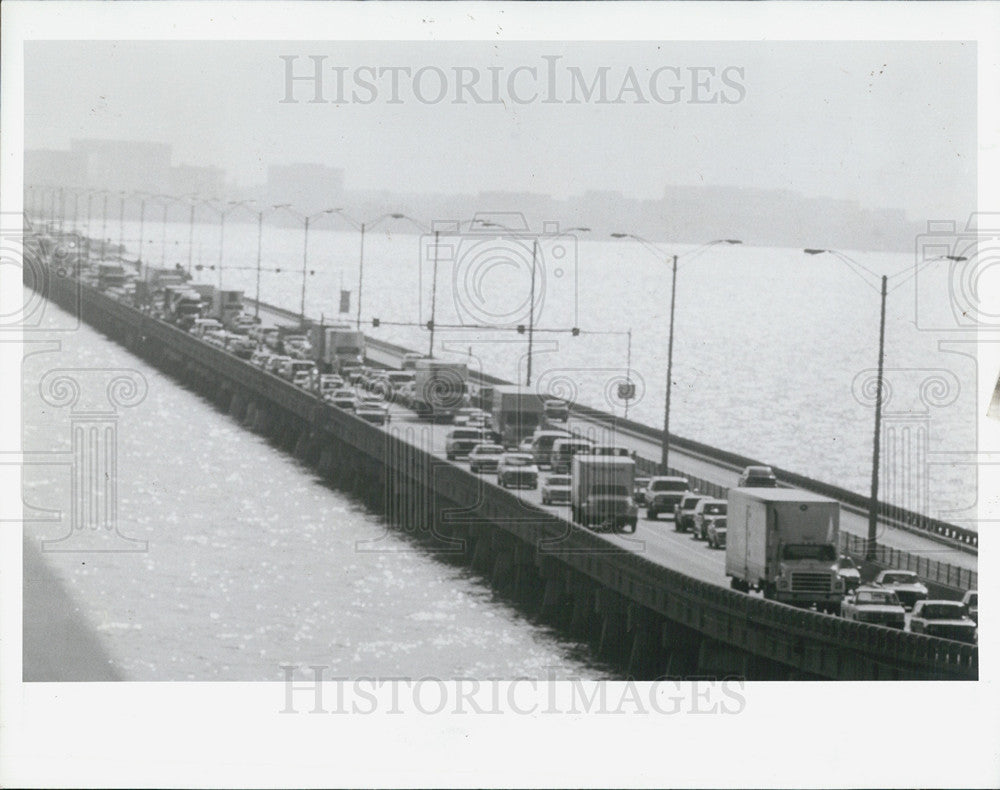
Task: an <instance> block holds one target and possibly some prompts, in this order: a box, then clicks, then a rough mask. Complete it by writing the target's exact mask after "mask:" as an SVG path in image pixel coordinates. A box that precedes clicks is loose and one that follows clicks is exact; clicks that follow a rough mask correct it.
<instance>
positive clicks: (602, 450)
mask: <svg viewBox="0 0 1000 790" xmlns="http://www.w3.org/2000/svg"><path fill="white" fill-rule="evenodd" d="M593 452H594V455H619V456H626V455H628V450H626V449H625V448H624V447H595V448H594V451H593Z"/></svg>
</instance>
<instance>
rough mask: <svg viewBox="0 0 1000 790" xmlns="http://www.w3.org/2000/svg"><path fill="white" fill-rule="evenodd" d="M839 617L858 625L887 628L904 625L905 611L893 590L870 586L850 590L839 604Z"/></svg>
mask: <svg viewBox="0 0 1000 790" xmlns="http://www.w3.org/2000/svg"><path fill="white" fill-rule="evenodd" d="M840 616H841V617H843V618H844V619H846V620H855V621H857V622H859V623H874V624H876V625H885V626H888V627H889V628H903V627H904V626H905V625H906V610H905V609H903V604H901V603H900V602H899V598H898V596H897V595H896V593H895V592H894V591H893V590H889V589H886V588H885V587H874V586H872V585H868V584H866V585H863V586H859V587H858V588H857V589H855V590H851V591H850V592H849V593H847V595H845V596H844V599H843V600H842V601H841V602H840Z"/></svg>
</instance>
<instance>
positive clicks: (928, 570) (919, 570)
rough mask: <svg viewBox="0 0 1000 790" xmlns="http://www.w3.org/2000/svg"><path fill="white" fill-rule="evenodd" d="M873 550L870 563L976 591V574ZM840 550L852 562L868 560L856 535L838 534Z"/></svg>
mask: <svg viewBox="0 0 1000 790" xmlns="http://www.w3.org/2000/svg"><path fill="white" fill-rule="evenodd" d="M874 548H875V552H874V560H872V561H873V562H874V563H875V564H876V565H879V566H881V567H883V568H891V569H894V570H905V571H913V572H915V573H916V574H917V575H918V576H919V577H920V578H921V579H923V580H924V581H930V582H934V583H935V584H940V585H942V586H943V587H951V588H953V589H956V590H976V589H978V588H979V573H978V572H977V571H974V570H970V569H969V568H960V567H959V566H957V565H952V564H951V563H950V562H941V561H940V560H935V559H932V558H930V557H927V556H924V555H921V554H913V553H912V552H909V551H904V550H903V549H896V548H893V547H892V546H884V545H882V544H876V545H875V547H874ZM840 550H841V552H843V553H844V554H847V555H849V556H850V557H852V558H853V559H855V560H859V561H861V560H865V559H867V558H868V539H867V538H863V537H861V536H860V535H851V534H849V533H846V532H841V533H840Z"/></svg>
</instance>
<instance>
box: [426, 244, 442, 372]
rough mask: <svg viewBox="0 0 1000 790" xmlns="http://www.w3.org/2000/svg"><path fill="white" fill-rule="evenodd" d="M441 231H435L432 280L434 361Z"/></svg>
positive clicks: (432, 344)
mask: <svg viewBox="0 0 1000 790" xmlns="http://www.w3.org/2000/svg"><path fill="white" fill-rule="evenodd" d="M440 235H441V231H440V230H435V231H434V273H433V275H432V280H431V326H430V330H431V344H430V347H429V348H428V350H427V356H428V357H430V358H431V359H434V319H435V317H436V312H437V287H438V238H439V236H440Z"/></svg>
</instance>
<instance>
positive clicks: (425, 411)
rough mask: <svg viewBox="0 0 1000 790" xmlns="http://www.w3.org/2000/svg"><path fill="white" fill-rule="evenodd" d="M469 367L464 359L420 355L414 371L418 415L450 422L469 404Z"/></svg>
mask: <svg viewBox="0 0 1000 790" xmlns="http://www.w3.org/2000/svg"><path fill="white" fill-rule="evenodd" d="M468 380H469V368H468V367H467V366H466V365H465V363H463V362H440V361H438V360H436V359H418V360H417V361H416V369H415V371H414V374H413V400H412V403H411V405H412V407H413V410H414V411H415V412H416V413H417V416H418V417H422V418H425V419H431V420H434V421H435V422H448V421H449V420H451V419H452V418H453V417H454V416H455V412H456V411H458V410H459V409H460V408H462V406H464V405H465V388H466V383H467V382H468Z"/></svg>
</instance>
